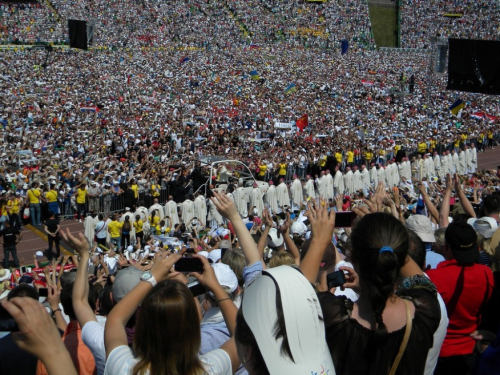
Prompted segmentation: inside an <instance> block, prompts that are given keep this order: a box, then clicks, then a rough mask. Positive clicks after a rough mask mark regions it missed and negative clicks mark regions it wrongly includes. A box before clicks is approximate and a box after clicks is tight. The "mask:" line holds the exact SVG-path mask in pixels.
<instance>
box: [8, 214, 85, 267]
mask: <svg viewBox="0 0 500 375" xmlns="http://www.w3.org/2000/svg"><path fill="white" fill-rule="evenodd" d="M63 228H64V229H66V228H69V230H70V231H71V233H79V232H83V230H84V228H83V224H82V223H79V222H77V221H74V220H66V221H62V222H61V229H63ZM22 234H23V239H22V240H21V242H19V243H18V244H17V257H18V258H19V261H21V259H24V263H25V264H26V265H30V264H33V263H34V262H33V255H35V253H36V252H37V251H42V252H43V253H44V256H43V257H42V258H38V259H37V260H38V261H39V262H40V261H42V262H46V261H47V253H46V250H47V249H48V244H47V239H46V238H47V236H46V234H45V233H44V232H43V227H37V228H34V227H31V225H29V226H28V225H27V226H25V227H24V228H23V230H22ZM64 247H65V246H64V245H62V246H61V253H63V252H65V251H66V250H65V249H64ZM66 247H69V246H66ZM52 251H53V253H55V248H54V249H52ZM65 254H69V253H68V252H65ZM2 259H3V254H2ZM10 262H11V266H14V264H13V261H12V257H11V258H10Z"/></svg>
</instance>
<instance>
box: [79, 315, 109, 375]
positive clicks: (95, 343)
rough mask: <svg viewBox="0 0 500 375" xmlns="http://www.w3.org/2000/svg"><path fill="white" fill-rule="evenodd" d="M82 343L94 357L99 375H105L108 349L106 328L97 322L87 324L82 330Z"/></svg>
mask: <svg viewBox="0 0 500 375" xmlns="http://www.w3.org/2000/svg"><path fill="white" fill-rule="evenodd" d="M82 341H83V343H84V344H85V345H87V347H88V348H89V349H90V351H91V352H92V354H93V355H94V360H95V364H96V367H97V373H98V374H99V375H101V374H103V373H104V366H105V365H106V349H105V348H104V327H103V326H102V325H100V324H99V323H98V322H96V321H90V322H87V323H86V324H85V325H84V326H83V328H82Z"/></svg>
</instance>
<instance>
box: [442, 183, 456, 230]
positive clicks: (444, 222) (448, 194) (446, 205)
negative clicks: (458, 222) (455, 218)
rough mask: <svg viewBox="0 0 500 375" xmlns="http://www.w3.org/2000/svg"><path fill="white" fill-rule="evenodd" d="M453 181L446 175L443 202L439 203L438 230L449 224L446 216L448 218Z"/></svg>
mask: <svg viewBox="0 0 500 375" xmlns="http://www.w3.org/2000/svg"><path fill="white" fill-rule="evenodd" d="M452 186H453V180H452V178H451V176H450V175H449V174H446V188H445V189H444V194H443V201H442V202H441V210H440V211H439V228H446V227H447V226H448V224H449V222H448V216H450V198H451V189H452Z"/></svg>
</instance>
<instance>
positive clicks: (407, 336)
mask: <svg viewBox="0 0 500 375" xmlns="http://www.w3.org/2000/svg"><path fill="white" fill-rule="evenodd" d="M403 302H404V304H405V309H406V330H405V335H404V337H403V341H402V342H401V346H400V347H399V352H398V355H397V356H396V359H395V360H394V363H393V364H392V367H391V371H390V372H389V375H394V374H395V373H396V370H397V369H398V366H399V362H400V361H401V358H402V357H403V354H404V352H405V350H406V345H408V341H409V340H410V334H411V327H412V323H413V322H412V319H411V309H410V302H409V301H408V300H406V299H403Z"/></svg>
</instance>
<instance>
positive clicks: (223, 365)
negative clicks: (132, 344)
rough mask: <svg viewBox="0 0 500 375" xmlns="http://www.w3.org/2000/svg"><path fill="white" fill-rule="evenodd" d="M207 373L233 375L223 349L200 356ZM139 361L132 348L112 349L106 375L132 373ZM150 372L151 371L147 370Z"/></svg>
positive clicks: (208, 374) (209, 374) (207, 374)
mask: <svg viewBox="0 0 500 375" xmlns="http://www.w3.org/2000/svg"><path fill="white" fill-rule="evenodd" d="M199 358H200V360H201V362H202V365H203V367H204V369H205V374H206V375H232V373H233V370H232V367H231V359H230V358H229V355H228V354H227V353H226V352H225V351H224V350H222V349H216V350H212V351H211V352H208V353H207V354H205V355H200V356H199ZM138 362H139V360H138V359H137V358H135V357H134V355H133V354H132V350H131V349H130V348H129V347H128V346H126V345H121V346H118V347H116V348H115V349H113V350H112V351H111V353H110V354H109V357H108V361H107V362H106V369H105V371H104V374H105V375H118V374H119V375H128V374H132V370H133V369H134V366H135V365H136V364H137V363H138ZM146 374H149V371H147V372H146Z"/></svg>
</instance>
